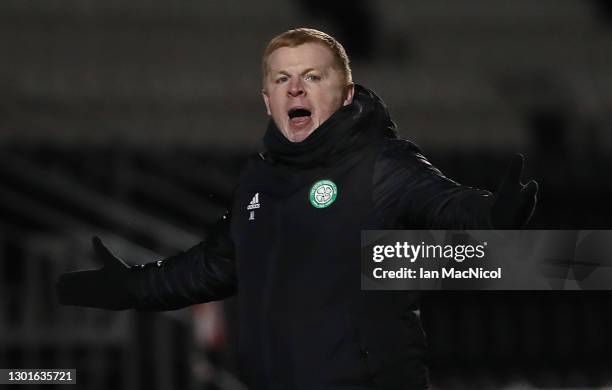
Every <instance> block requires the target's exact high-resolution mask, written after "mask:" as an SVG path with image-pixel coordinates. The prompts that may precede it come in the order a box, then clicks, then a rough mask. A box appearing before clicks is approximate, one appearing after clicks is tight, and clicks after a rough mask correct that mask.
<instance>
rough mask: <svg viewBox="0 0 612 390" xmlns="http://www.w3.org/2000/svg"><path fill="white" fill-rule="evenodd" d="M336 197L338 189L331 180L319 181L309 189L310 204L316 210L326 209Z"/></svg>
mask: <svg viewBox="0 0 612 390" xmlns="http://www.w3.org/2000/svg"><path fill="white" fill-rule="evenodd" d="M337 197H338V187H336V184H335V183H334V182H333V181H331V180H319V181H318V182H316V183H314V184H313V185H312V187H311V188H310V204H311V205H313V206H314V207H316V208H318V209H323V208H325V207H328V206H329V205H331V204H332V203H334V201H335V200H336V198H337Z"/></svg>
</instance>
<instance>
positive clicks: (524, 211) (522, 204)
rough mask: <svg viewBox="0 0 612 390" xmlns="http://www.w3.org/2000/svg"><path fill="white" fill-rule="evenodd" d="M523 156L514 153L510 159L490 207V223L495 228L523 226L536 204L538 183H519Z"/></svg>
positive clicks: (518, 227)
mask: <svg viewBox="0 0 612 390" xmlns="http://www.w3.org/2000/svg"><path fill="white" fill-rule="evenodd" d="M523 164H524V158H523V156H522V155H520V154H517V155H515V156H514V157H513V158H512V160H511V161H510V165H509V166H508V170H507V172H506V176H505V177H504V179H503V180H502V182H501V184H500V185H499V188H498V189H497V192H496V193H495V197H494V199H493V206H492V207H491V224H492V225H493V228H495V229H520V228H522V227H524V226H525V225H526V224H527V222H529V219H530V218H531V215H532V214H533V211H534V209H535V205H536V199H537V196H536V195H537V193H538V183H536V181H535V180H531V181H530V182H529V183H527V184H524V185H523V184H521V174H522V172H523Z"/></svg>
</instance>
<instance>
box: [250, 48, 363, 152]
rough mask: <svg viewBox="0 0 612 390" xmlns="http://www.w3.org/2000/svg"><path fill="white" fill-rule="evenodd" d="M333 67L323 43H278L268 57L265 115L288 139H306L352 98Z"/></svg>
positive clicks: (340, 75) (351, 94) (330, 54)
mask: <svg viewBox="0 0 612 390" xmlns="http://www.w3.org/2000/svg"><path fill="white" fill-rule="evenodd" d="M353 92H354V89H353V85H352V84H351V85H350V86H346V85H345V84H344V78H343V76H342V73H341V72H340V71H339V70H338V69H336V68H335V67H334V58H333V54H332V52H331V51H330V50H329V49H328V48H327V47H325V46H323V45H322V44H318V43H305V44H303V45H300V46H296V47H281V48H279V49H277V50H275V51H273V52H272V54H270V56H269V57H268V75H267V76H266V78H265V80H264V89H263V91H262V94H263V98H264V102H265V103H266V109H267V110H268V115H270V116H272V119H273V120H274V123H276V126H277V127H278V128H279V129H280V131H281V132H282V133H283V135H284V136H285V138H287V139H288V140H289V141H291V142H300V141H303V140H304V139H306V137H308V136H309V135H310V134H311V133H312V132H313V131H314V130H315V129H316V128H318V127H319V126H320V125H321V124H322V123H323V122H325V121H326V120H327V119H329V117H330V116H331V115H332V114H333V113H334V112H336V111H337V110H338V109H339V108H340V107H342V106H343V105H347V104H350V103H351V102H352V101H353Z"/></svg>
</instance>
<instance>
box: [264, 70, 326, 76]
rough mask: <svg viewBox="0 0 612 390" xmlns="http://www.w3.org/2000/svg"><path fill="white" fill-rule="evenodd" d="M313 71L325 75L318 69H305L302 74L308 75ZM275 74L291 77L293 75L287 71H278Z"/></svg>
mask: <svg viewBox="0 0 612 390" xmlns="http://www.w3.org/2000/svg"><path fill="white" fill-rule="evenodd" d="M313 70H314V71H318V72H321V73H323V71H319V70H318V69H316V68H307V69H304V71H303V72H302V74H306V73H308V72H312V71H313ZM275 74H277V75H278V74H284V75H286V76H291V74H290V73H289V72H287V71H286V70H279V71H277V72H276V73H275Z"/></svg>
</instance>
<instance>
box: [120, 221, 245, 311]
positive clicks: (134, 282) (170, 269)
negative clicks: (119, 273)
mask: <svg viewBox="0 0 612 390" xmlns="http://www.w3.org/2000/svg"><path fill="white" fill-rule="evenodd" d="M129 273H130V276H129V278H128V293H129V295H130V299H131V301H132V302H133V307H134V308H136V309H140V310H160V311H161V310H174V309H179V308H182V307H185V306H189V305H193V304H196V303H204V302H208V301H214V300H219V299H223V298H226V297H229V296H231V295H233V294H235V293H236V291H237V278H236V265H235V260H234V245H233V242H232V239H231V237H230V216H229V213H227V214H226V215H225V216H224V217H223V218H222V219H221V220H219V222H217V223H216V224H215V225H214V227H213V228H212V229H211V230H210V231H209V232H208V235H207V237H206V239H205V240H204V241H202V242H200V243H199V244H197V245H195V246H194V247H192V248H191V249H189V250H187V251H185V252H182V253H179V254H178V255H176V256H172V257H169V258H167V259H165V260H160V261H157V262H152V263H147V264H143V265H137V266H133V267H132V268H131V269H130V270H129Z"/></svg>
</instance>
